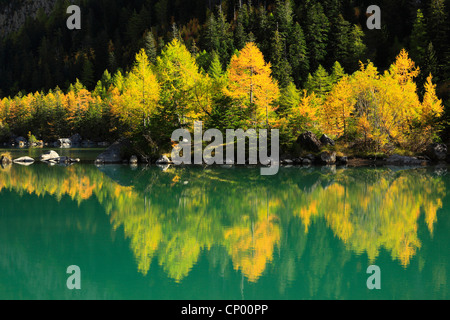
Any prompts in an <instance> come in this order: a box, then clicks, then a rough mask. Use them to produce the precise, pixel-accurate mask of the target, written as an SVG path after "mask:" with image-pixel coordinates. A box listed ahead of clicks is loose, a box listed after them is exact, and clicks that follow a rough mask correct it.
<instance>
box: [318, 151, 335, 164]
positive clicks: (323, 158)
mask: <svg viewBox="0 0 450 320" xmlns="http://www.w3.org/2000/svg"><path fill="white" fill-rule="evenodd" d="M318 161H319V162H320V163H322V164H327V165H329V164H335V163H336V152H328V151H324V152H322V153H321V154H320V156H319V157H318Z"/></svg>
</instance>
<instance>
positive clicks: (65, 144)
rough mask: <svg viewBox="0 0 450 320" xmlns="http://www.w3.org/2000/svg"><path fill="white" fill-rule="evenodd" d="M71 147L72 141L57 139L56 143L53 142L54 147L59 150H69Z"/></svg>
mask: <svg viewBox="0 0 450 320" xmlns="http://www.w3.org/2000/svg"><path fill="white" fill-rule="evenodd" d="M71 146H72V141H70V139H67V138H62V139H58V141H56V142H55V147H59V148H70V147H71Z"/></svg>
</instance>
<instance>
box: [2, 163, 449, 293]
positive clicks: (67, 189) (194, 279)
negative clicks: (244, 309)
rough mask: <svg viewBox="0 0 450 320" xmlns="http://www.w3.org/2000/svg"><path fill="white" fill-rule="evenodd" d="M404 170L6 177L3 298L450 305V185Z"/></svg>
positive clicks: (59, 172)
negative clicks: (71, 281) (73, 279)
mask: <svg viewBox="0 0 450 320" xmlns="http://www.w3.org/2000/svg"><path fill="white" fill-rule="evenodd" d="M400 169H401V168H354V169H350V168H347V169H344V168H337V169H336V168H333V167H332V168H297V167H293V168H281V169H280V172H279V174H278V175H276V176H265V177H263V176H260V170H259V169H258V168H231V169H230V168H198V167H192V168H169V169H166V170H165V171H163V170H162V169H161V168H158V167H137V168H131V167H129V166H122V165H118V166H103V167H99V168H97V167H96V166H95V165H93V164H76V165H73V166H70V167H62V166H47V165H45V164H42V163H36V164H34V165H32V166H29V167H22V166H19V165H13V166H10V167H6V168H2V169H0V299H449V298H450V294H449V291H448V276H449V271H450V253H449V252H450V251H449V244H450V232H449V231H450V218H449V209H450V198H449V196H448V193H449V192H448V191H447V188H448V186H449V183H450V175H447V173H446V170H447V169H446V168H420V169H407V170H400ZM372 264H376V265H378V266H379V267H380V268H381V290H369V289H368V288H367V286H366V280H367V278H368V276H369V275H368V274H366V270H367V267H368V266H369V265H372ZM70 265H78V266H79V267H80V269H81V283H82V288H81V290H74V291H71V290H68V289H67V287H66V280H67V277H68V276H69V275H68V274H66V268H67V267H68V266H70Z"/></svg>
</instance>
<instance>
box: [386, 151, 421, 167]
mask: <svg viewBox="0 0 450 320" xmlns="http://www.w3.org/2000/svg"><path fill="white" fill-rule="evenodd" d="M386 162H387V163H388V164H392V165H416V166H421V165H424V164H426V160H423V159H419V158H416V157H407V156H400V155H398V154H394V155H392V156H390V157H389V158H387V159H386Z"/></svg>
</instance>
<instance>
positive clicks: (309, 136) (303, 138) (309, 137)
mask: <svg viewBox="0 0 450 320" xmlns="http://www.w3.org/2000/svg"><path fill="white" fill-rule="evenodd" d="M297 144H298V145H299V146H300V148H302V149H303V150H310V151H313V152H319V151H320V148H321V147H322V143H321V142H320V141H319V139H317V137H316V135H315V134H314V133H312V132H311V131H306V132H304V133H302V134H301V135H300V136H299V137H298V139H297Z"/></svg>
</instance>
